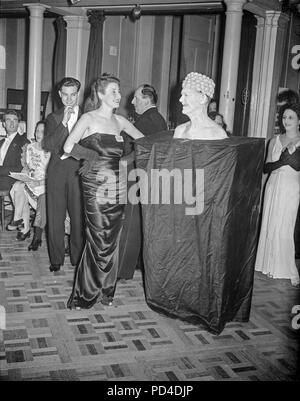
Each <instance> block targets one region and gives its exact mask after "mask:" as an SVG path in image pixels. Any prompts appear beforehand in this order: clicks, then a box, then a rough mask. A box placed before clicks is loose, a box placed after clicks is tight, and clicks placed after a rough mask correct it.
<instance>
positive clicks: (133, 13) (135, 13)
mask: <svg viewBox="0 0 300 401" xmlns="http://www.w3.org/2000/svg"><path fill="white" fill-rule="evenodd" d="M141 14H142V9H141V7H140V6H139V5H138V4H136V6H135V7H134V8H133V9H132V11H131V17H132V19H133V20H134V21H136V20H137V19H139V18H140V17H141Z"/></svg>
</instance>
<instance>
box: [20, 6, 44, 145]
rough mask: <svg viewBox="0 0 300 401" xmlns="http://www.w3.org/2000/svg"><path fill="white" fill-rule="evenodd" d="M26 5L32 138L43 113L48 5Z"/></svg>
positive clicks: (29, 110)
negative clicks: (42, 98)
mask: <svg viewBox="0 0 300 401" xmlns="http://www.w3.org/2000/svg"><path fill="white" fill-rule="evenodd" d="M24 6H26V7H27V8H28V9H29V12H30V29H29V65H28V91H27V136H28V138H31V137H32V135H33V132H34V128H35V124H36V123H37V121H39V120H40V115H41V114H40V110H41V86H42V44H43V22H44V11H45V10H46V8H47V6H44V5H42V4H24Z"/></svg>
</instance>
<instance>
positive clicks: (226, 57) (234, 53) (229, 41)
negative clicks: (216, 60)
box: [219, 0, 246, 131]
mask: <svg viewBox="0 0 300 401" xmlns="http://www.w3.org/2000/svg"><path fill="white" fill-rule="evenodd" d="M225 3H226V5H227V11H226V25H225V39H224V49H223V63H222V77H221V90H220V104H219V110H220V113H221V114H223V116H224V120H225V122H226V124H227V128H228V130H229V131H232V128H233V121H234V108H235V95H236V85H237V75H238V65H239V53H240V41H241V29H242V16H243V5H244V4H245V3H246V0H225Z"/></svg>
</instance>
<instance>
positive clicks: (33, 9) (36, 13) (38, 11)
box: [23, 3, 50, 18]
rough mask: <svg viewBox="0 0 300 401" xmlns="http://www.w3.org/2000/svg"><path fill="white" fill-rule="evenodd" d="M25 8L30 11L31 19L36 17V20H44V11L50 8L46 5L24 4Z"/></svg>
mask: <svg viewBox="0 0 300 401" xmlns="http://www.w3.org/2000/svg"><path fill="white" fill-rule="evenodd" d="M23 6H24V7H26V8H28V10H29V11H30V17H35V18H42V17H43V15H44V11H45V10H46V9H47V8H50V7H49V6H47V5H45V4H36V3H24V4H23Z"/></svg>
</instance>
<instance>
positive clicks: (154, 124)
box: [123, 107, 168, 155]
mask: <svg viewBox="0 0 300 401" xmlns="http://www.w3.org/2000/svg"><path fill="white" fill-rule="evenodd" d="M134 126H135V127H136V128H137V129H138V130H139V131H141V133H142V134H143V135H145V136H147V135H151V134H156V133H157V132H160V131H165V130H167V129H168V127H167V123H166V121H165V119H164V118H163V116H162V115H161V114H160V112H159V111H158V110H157V107H151V108H150V109H148V110H146V111H145V113H143V114H141V115H140V116H139V117H138V118H137V120H136V122H135V123H134ZM123 137H124V139H125V145H124V148H125V149H124V154H125V155H127V154H129V153H130V152H132V151H133V149H134V145H133V144H134V140H133V139H132V138H131V137H130V136H129V135H127V134H126V135H123Z"/></svg>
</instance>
